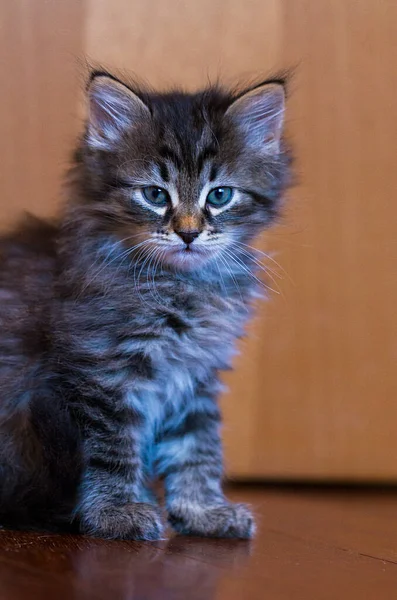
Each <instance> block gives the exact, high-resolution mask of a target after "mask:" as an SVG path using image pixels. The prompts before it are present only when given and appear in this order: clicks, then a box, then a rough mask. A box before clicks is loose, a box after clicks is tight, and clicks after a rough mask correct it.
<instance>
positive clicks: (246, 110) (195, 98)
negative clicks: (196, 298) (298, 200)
mask: <svg viewBox="0 0 397 600" xmlns="http://www.w3.org/2000/svg"><path fill="white" fill-rule="evenodd" d="M89 100H90V114H89V121H88V128H87V134H86V138H85V151H84V153H83V156H84V160H85V162H86V164H87V166H88V169H89V173H91V181H90V185H91V188H92V189H91V192H92V193H91V197H92V198H93V200H94V202H95V204H96V205H97V204H98V206H97V209H98V212H100V213H101V214H102V215H103V216H104V218H105V217H106V218H107V219H108V222H109V224H110V225H111V230H112V235H116V236H118V238H119V239H120V240H123V244H124V245H125V246H126V248H131V249H132V248H133V247H134V248H135V250H132V252H136V255H137V256H138V258H139V259H142V258H143V259H144V258H147V261H148V264H149V261H150V260H152V261H153V263H154V262H161V263H162V264H163V265H168V266H170V267H174V268H177V269H183V270H189V269H198V268H200V267H201V266H202V265H203V263H205V262H206V261H211V260H214V261H219V262H220V263H222V261H225V259H226V258H228V260H230V259H231V257H232V256H233V255H234V259H235V260H238V258H236V252H235V251H236V249H237V248H240V249H242V248H243V247H244V246H242V244H245V243H246V242H247V241H248V240H249V239H251V238H252V237H253V236H254V235H255V234H256V233H257V232H258V230H259V229H261V228H262V227H263V226H266V225H267V224H268V223H269V221H270V220H271V218H272V217H273V216H274V214H275V212H276V208H277V206H276V205H277V200H278V198H279V196H280V193H281V191H282V188H283V186H284V179H285V172H286V157H285V155H284V153H283V150H282V146H281V141H280V140H281V130H282V122H283V112H284V92H283V88H282V86H281V85H279V84H274V83H273V84H266V85H262V86H259V87H258V88H255V89H254V90H252V91H250V92H248V93H246V94H243V95H241V96H239V97H238V98H233V97H232V96H231V95H228V94H226V93H224V92H221V91H219V90H208V91H206V92H203V93H201V94H195V95H189V94H182V93H172V94H164V95H160V94H159V95H154V94H152V95H143V96H141V97H139V96H138V95H137V94H135V93H133V92H132V91H131V90H130V89H128V88H127V87H125V86H124V85H122V84H121V83H119V82H116V81H114V80H112V79H111V78H110V77H107V76H103V75H98V76H97V77H95V78H94V79H93V80H92V82H91V85H90V87H89ZM231 260H233V259H231Z"/></svg>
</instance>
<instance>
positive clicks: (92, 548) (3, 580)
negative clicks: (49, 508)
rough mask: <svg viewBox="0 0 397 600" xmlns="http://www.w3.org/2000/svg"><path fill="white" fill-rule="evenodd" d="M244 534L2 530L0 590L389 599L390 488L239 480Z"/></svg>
mask: <svg viewBox="0 0 397 600" xmlns="http://www.w3.org/2000/svg"><path fill="white" fill-rule="evenodd" d="M229 495H230V496H231V497H233V498H234V499H236V500H242V501H246V502H250V503H251V504H252V506H253V507H254V510H255V512H256V513H257V515H258V521H259V533H258V535H257V538H256V539H255V540H254V541H253V542H252V543H249V542H243V541H225V540H223V541H216V540H203V539H192V538H190V539H189V538H180V537H173V538H171V539H169V540H164V541H161V542H155V543H153V542H151V543H149V542H147V543H141V542H106V541H102V540H94V539H89V538H86V537H82V536H70V537H69V536H57V535H45V534H42V533H14V532H10V531H1V532H0V598H1V600H17V599H18V600H19V599H21V598H24V599H25V598H26V599H29V600H36V599H40V600H47V599H55V600H64V599H65V600H66V599H68V600H83V599H84V600H86V599H95V600H102V599H108V598H109V599H110V600H127V599H128V600H132V599H138V600H151V599H154V598H156V599H161V600H179V599H183V600H237V599H238V600H257V599H258V600H259V599H261V600H287V599H288V600H300V599H302V600H303V599H304V600H344V599H345V598H346V599H358V598H360V599H365V600H372V599H374V600H375V599H376V600H383V599H384V600H392V599H393V598H397V491H396V490H394V491H391V490H389V491H387V490H384V491H380V490H379V491H373V490H372V491H371V490H357V491H354V490H353V491H352V490H351V491H346V490H332V489H325V490H324V489H322V490H318V489H317V490H313V489H304V488H303V489H302V488H300V489H299V488H260V487H255V488H253V487H248V488H246V487H237V488H233V489H232V490H231V491H230V494H229Z"/></svg>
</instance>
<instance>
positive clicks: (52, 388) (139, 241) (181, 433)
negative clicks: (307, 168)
mask: <svg viewBox="0 0 397 600" xmlns="http://www.w3.org/2000/svg"><path fill="white" fill-rule="evenodd" d="M103 76H104V75H103V74H97V76H96V77H103ZM96 77H93V81H94V82H95V80H96ZM112 81H114V79H112V78H110V77H106V86H108V87H109V86H110V88H111V86H112ZM116 83H117V89H116V92H114V90H111V91H110V92H109V90H108V88H107V91H106V93H110V96H107V97H106V102H107V103H108V104H109V102H110V103H111V102H116V103H117V102H119V103H121V106H122V111H121V112H120V115H119V116H117V119H118V120H117V122H113V121H108V120H107V121H103V119H109V115H105V116H104V115H103V113H102V112H101V110H102V108H103V107H102V106H100V107H99V108H98V106H94V107H91V113H90V117H89V121H88V123H87V128H86V132H85V134H84V136H83V137H82V140H81V142H80V144H79V147H78V151H77V153H76V157H75V163H74V166H73V168H72V169H71V172H70V175H69V178H68V186H67V190H68V202H67V205H66V207H65V209H64V211H63V213H62V215H61V217H60V219H59V221H58V222H56V223H54V224H52V225H49V224H45V223H41V222H39V221H36V220H33V219H31V220H30V221H27V222H25V223H23V224H22V225H21V227H20V228H19V229H15V230H14V231H13V232H12V233H11V234H9V235H8V236H5V237H3V239H2V240H1V241H0V299H1V303H0V332H1V334H0V522H2V523H3V524H5V525H12V526H14V527H15V526H17V527H44V528H53V529H59V530H63V529H70V527H71V526H75V527H78V528H79V529H80V530H81V531H84V532H87V533H90V534H92V535H97V536H103V537H108V538H134V539H157V538H159V537H161V535H162V531H163V524H162V515H161V511H160V508H159V506H158V504H157V501H156V497H155V494H154V492H153V489H152V483H153V481H154V479H155V478H157V477H160V478H162V479H163V481H164V490H165V498H166V508H167V511H168V515H169V521H170V523H171V525H172V526H173V527H174V528H175V529H176V530H177V531H178V532H180V533H184V534H194V535H206V536H226V537H250V536H251V535H252V534H253V531H254V522H253V518H252V515H251V514H250V512H249V510H248V509H247V508H246V507H245V506H242V505H233V504H231V503H229V502H228V501H227V500H226V499H225V497H224V495H223V492H222V487H221V479H222V450H221V443H220V437H219V427H220V422H221V419H220V414H219V408H218V404H217V397H218V394H219V391H220V389H221V386H220V383H219V372H220V371H222V370H224V369H228V368H230V366H231V359H232V357H233V355H234V353H235V341H236V339H237V338H239V337H241V336H242V335H243V331H244V324H245V322H246V320H247V317H248V316H249V313H250V310H251V309H250V306H251V302H252V299H253V297H254V296H255V295H257V281H256V279H255V267H256V261H257V259H256V257H255V255H254V253H253V252H252V251H251V250H250V249H248V246H245V245H244V244H248V243H249V241H250V240H251V239H252V238H253V236H254V235H256V234H257V233H258V231H260V230H261V229H262V228H263V227H265V226H268V225H269V224H270V223H271V222H272V220H273V218H274V216H275V215H276V213H277V208H278V205H279V200H280V198H281V195H282V191H283V189H284V188H285V186H286V184H287V182H288V178H287V174H288V164H289V158H288V154H287V152H286V150H285V148H284V146H283V145H281V146H280V148H278V149H277V151H275V150H274V148H273V146H272V148H273V150H272V153H269V151H266V152H262V149H261V148H258V147H256V146H255V144H254V145H252V144H251V145H250V143H249V141H250V140H246V139H245V137H244V136H246V135H250V134H249V131H248V129H247V128H246V129H244V130H243V129H241V128H239V123H238V120H237V121H236V118H237V119H238V112H239V111H238V110H237V111H234V112H233V114H232V116H231V117H230V118H229V117H228V116H227V114H228V108H229V107H230V106H233V103H234V102H236V101H237V100H238V99H240V98H241V97H242V94H238V93H237V92H236V93H229V92H225V91H222V90H220V89H208V90H206V91H204V92H202V93H200V94H193V95H189V94H183V93H179V92H178V93H171V94H163V95H161V94H154V93H148V92H143V91H142V90H132V89H131V87H130V88H124V86H123V85H122V84H119V83H118V82H116ZM279 83H280V82H271V83H270V85H276V84H279ZM92 85H93V84H91V86H92ZM95 85H97V84H95ZM88 93H89V94H90V93H91V95H92V94H93V92H92V89H89V92H88ZM95 93H96V94H97V93H99V92H98V90H97V88H95ZM100 93H103V90H100ZM112 93H117V94H118V96H117V98H116V99H114V98H113V97H112V95H111V94H112ZM131 94H132V96H131ZM124 96H125V97H124ZM136 98H138V99H139V101H138V100H136ZM91 101H92V102H97V101H98V99H97V98H94V99H92V98H91ZM108 104H107V105H106V106H108ZM243 104H244V103H243ZM105 108H106V107H105ZM119 108H120V107H118V106H116V108H114V111H116V109H117V110H118V109H119ZM120 110H121V109H120ZM243 110H246V107H245V106H243ZM236 113H237V117H236ZM111 118H112V119H113V118H114V114H113V113H112V115H111ZM101 119H102V121H101ZM256 127H257V125H256ZM247 131H248V133H247ZM255 136H256V138H257V137H258V131H257V129H255ZM256 138H255V139H256ZM272 143H274V140H273V142H272ZM281 143H282V142H281ZM222 177H223V178H224V179H223V181H225V182H226V183H228V182H232V183H233V186H234V187H236V188H238V190H239V192H238V193H239V194H240V195H239V197H238V202H237V201H236V204H235V205H233V207H231V208H230V210H229V211H227V210H225V211H220V212H219V213H217V212H216V211H214V212H213V214H211V211H210V210H209V209H207V208H206V207H205V206H204V207H199V206H198V199H199V196H200V193H201V191H202V189H203V187H204V186H205V185H209V186H211V185H212V184H211V181H213V182H215V183H216V182H219V181H222ZM153 178H154V179H155V180H156V182H157V181H158V180H159V178H160V179H161V180H162V186H164V187H165V188H167V189H168V188H169V189H170V190H171V189H172V190H174V192H172V193H175V194H176V196H177V200H175V203H172V204H170V205H169V206H168V208H167V210H166V211H165V212H164V213H163V214H160V213H161V211H160V212H156V211H153V210H150V209H149V208H148V207H145V205H144V203H143V202H142V200H141V199H139V200H137V199H135V200H134V198H135V196H134V194H136V193H137V192H136V191H134V190H136V186H137V182H139V186H142V185H151V184H152V183H153ZM215 183H214V185H215ZM226 183H225V184H224V185H226ZM156 185H159V184H158V183H156ZM236 193H237V192H236ZM170 194H171V192H170ZM197 219H198V220H197ZM180 222H182V223H184V224H185V225H184V226H186V227H190V226H191V224H192V223H193V224H194V227H195V228H196V229H197V227H200V228H201V229H200V231H199V233H198V235H199V240H198V241H197V242H196V241H194V243H193V244H192V248H191V249H190V248H187V249H186V248H185V245H184V244H182V242H180V240H179V241H177V240H176V237H177V236H176V234H175V231H176V227H177V225H176V224H177V223H180ZM186 223H187V225H186ZM197 223H199V225H197ZM196 229H195V231H196ZM156 236H157V237H156ZM159 236H161V241H162V243H163V245H162V246H161V247H160V245H159V246H158V247H157V246H156V244H157V242H156V240H159ZM214 238H216V239H218V245H217V247H216V251H215V250H213V249H212V248H214V247H215V246H214V245H213V246H211V245H210V244H211V243H212V241H213V240H214ZM148 239H151V240H152V246H150V248H149V249H148V246H147V245H145V244H146V241H147V240H148ZM167 240H172V243H171V241H170V242H169V244H170V245H169V246H167V245H164V244H167V243H168V242H167ZM177 244H179V246H177ZM181 244H182V245H181ZM200 244H201V246H200ZM206 244H207V246H208V247H207V246H206ZM134 246H136V248H134ZM196 247H197V248H201V249H200V250H197V252H196V250H195V248H196ZM187 250H189V253H188V252H187ZM242 402H243V399H242Z"/></svg>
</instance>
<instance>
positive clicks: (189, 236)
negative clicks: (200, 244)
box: [175, 229, 200, 246]
mask: <svg viewBox="0 0 397 600" xmlns="http://www.w3.org/2000/svg"><path fill="white" fill-rule="evenodd" d="M175 233H176V234H177V235H179V237H180V238H182V240H183V241H184V242H185V244H186V245H187V246H188V245H189V244H191V243H192V242H193V241H194V240H195V239H196V237H198V236H199V235H200V231H197V229H195V230H192V231H175Z"/></svg>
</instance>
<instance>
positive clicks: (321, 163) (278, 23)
mask: <svg viewBox="0 0 397 600" xmlns="http://www.w3.org/2000/svg"><path fill="white" fill-rule="evenodd" d="M85 58H88V59H90V60H91V61H93V62H95V63H96V62H102V63H105V65H107V66H109V67H112V66H114V67H117V68H118V69H128V70H132V71H133V72H135V73H137V75H139V76H140V77H141V78H145V79H147V80H148V81H150V82H151V83H152V84H153V85H158V86H167V85H169V84H172V83H181V84H183V85H184V86H185V87H187V88H189V89H192V88H195V87H197V86H199V85H200V84H203V83H206V82H207V80H208V77H210V78H215V77H217V76H218V75H219V76H221V78H222V79H224V80H226V81H227V82H228V81H232V82H235V81H236V80H238V79H250V78H251V77H257V76H261V75H266V74H267V73H269V71H271V70H274V69H276V70H277V69H279V68H284V67H290V66H295V67H296V75H295V77H294V79H293V81H292V85H291V97H290V100H289V106H288V129H289V132H290V136H291V138H292V141H293V143H294V146H295V149H296V154H297V158H298V161H297V171H298V175H299V180H300V184H299V186H297V187H296V188H295V189H294V190H293V191H292V193H290V197H289V209H288V210H287V211H286V214H285V217H284V220H283V222H282V223H281V224H280V226H279V227H277V228H276V229H275V230H273V231H272V232H271V233H270V232H269V234H267V235H265V236H264V237H263V239H262V240H261V242H260V244H261V247H262V248H266V249H271V250H272V251H275V252H276V254H275V255H274V257H275V259H276V260H277V261H278V262H279V263H280V266H281V268H278V272H279V273H280V275H282V279H276V281H277V284H278V285H279V287H280V291H281V292H282V293H281V294H280V295H275V294H272V298H271V301H270V302H269V303H267V305H266V306H261V308H260V311H259V316H258V318H257V319H256V321H255V322H254V323H253V324H252V326H251V327H250V331H251V337H250V338H249V340H248V341H247V342H246V343H245V344H244V345H243V346H244V352H243V355H242V357H240V359H239V361H237V362H238V370H237V372H236V373H235V374H233V375H232V376H230V377H228V378H227V379H228V383H229V385H230V388H231V393H230V394H229V395H228V396H227V398H225V402H224V410H225V418H226V425H225V441H226V447H227V462H228V465H229V473H230V474H231V475H234V476H240V477H264V478H282V479H285V478H293V479H297V478H298V479H299V478H304V479H312V478H315V479H348V480H362V479H367V480H368V479H370V480H374V479H375V480H397V394H396V391H397V377H396V374H395V364H396V355H397V342H396V340H397V309H396V305H397V279H396V275H395V273H396V267H397V240H396V235H395V232H396V226H397V219H396V216H397V208H396V206H397V198H396V196H397V194H396V183H397V166H396V151H395V147H396V140H397V68H396V63H397V3H396V2H395V1H394V0H377V1H376V2H375V0H359V1H357V0H334V1H331V0H245V1H244V2H243V1H242V0H240V1H238V0H200V2H198V1H193V0H189V1H187V0H184V1H181V0H167V1H166V0H53V1H51V2H47V1H45V0H35V1H34V2H32V1H31V0H13V1H12V2H11V1H10V0H0V77H1V94H0V191H1V196H0V198H1V199H0V210H1V220H2V224H3V225H6V224H8V223H10V222H11V220H12V219H13V218H14V217H15V215H16V214H17V213H18V212H19V211H21V209H23V208H28V209H30V210H32V211H34V212H36V213H38V214H44V215H45V214H50V213H53V212H54V211H55V210H56V207H57V204H58V203H59V201H60V181H61V177H62V173H63V171H64V169H65V167H66V165H67V164H68V155H69V151H70V148H71V146H72V142H73V138H74V136H75V135H76V133H77V132H78V131H79V128H80V123H81V121H80V119H81V115H82V110H81V88H82V82H83V77H84V67H83V66H82V63H84V60H85ZM270 264H271V263H269V265H270ZM283 269H284V270H285V271H286V272H287V275H285V274H284V273H283Z"/></svg>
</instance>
